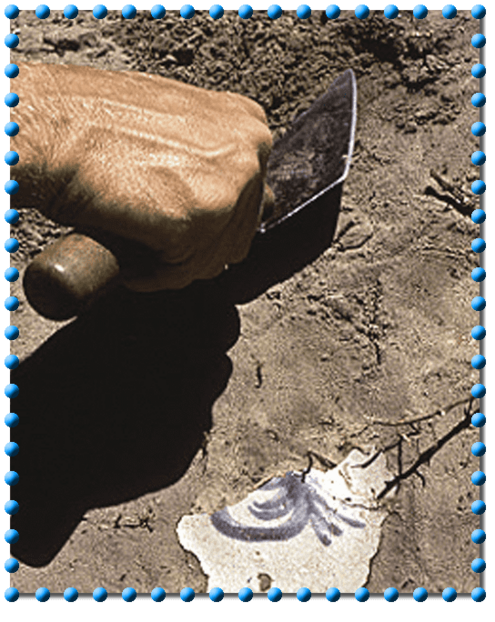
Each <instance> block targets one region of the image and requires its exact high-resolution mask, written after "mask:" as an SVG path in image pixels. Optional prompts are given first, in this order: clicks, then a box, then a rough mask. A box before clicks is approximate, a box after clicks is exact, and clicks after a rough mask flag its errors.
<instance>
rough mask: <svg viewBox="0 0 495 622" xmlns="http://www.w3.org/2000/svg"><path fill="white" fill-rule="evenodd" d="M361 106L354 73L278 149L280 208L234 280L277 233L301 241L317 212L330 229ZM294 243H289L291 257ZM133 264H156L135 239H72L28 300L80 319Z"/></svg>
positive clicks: (44, 269)
mask: <svg viewBox="0 0 495 622" xmlns="http://www.w3.org/2000/svg"><path fill="white" fill-rule="evenodd" d="M356 106H357V97H356V80H355V77H354V74H353V72H352V70H350V69H348V70H347V71H345V72H344V73H343V74H342V75H341V76H339V77H338V78H337V79H336V80H335V81H334V82H333V83H332V84H331V86H330V88H329V89H328V91H327V92H326V93H325V94H324V95H323V96H321V97H320V98H318V99H317V100H316V101H315V102H314V103H313V104H312V105H311V106H310V108H309V109H308V110H307V111H306V112H304V113H303V114H301V115H300V116H299V117H298V118H297V119H296V120H295V121H294V122H293V123H292V125H291V127H290V128H289V129H288V130H287V131H286V132H285V134H284V135H283V136H282V137H281V138H280V139H279V140H277V141H276V142H275V143H274V145H273V148H272V151H271V154H270V158H269V161H268V172H267V180H266V181H267V184H268V186H269V187H270V188H271V190H272V191H273V194H274V197H275V201H274V203H273V204H272V205H271V206H270V207H269V208H268V209H266V210H265V211H264V212H263V215H262V221H261V224H260V226H259V229H258V231H257V233H256V235H255V237H254V240H253V244H252V252H250V254H249V255H248V257H247V259H246V260H244V262H242V263H241V264H238V265H237V266H232V269H231V270H228V271H227V273H226V275H227V277H230V278H231V280H232V276H234V275H237V276H239V274H241V273H242V271H243V270H244V272H245V271H246V266H247V265H248V264H249V263H250V262H251V263H252V264H253V265H255V264H256V257H254V259H253V258H250V256H251V255H253V256H255V255H256V254H257V252H258V251H257V250H256V249H263V247H267V246H269V247H270V246H273V247H274V245H275V243H274V242H272V240H273V239H274V237H273V235H274V233H275V232H277V235H278V237H279V238H280V236H283V235H284V230H287V231H290V230H291V229H292V232H293V234H295V235H296V236H298V235H299V236H301V235H304V227H303V219H304V217H305V214H308V213H310V212H311V211H313V220H312V221H311V222H310V225H309V226H310V227H311V229H312V230H315V229H319V228H321V227H322V226H323V224H324V223H322V222H321V219H325V205H324V207H323V212H322V211H321V208H320V210H319V211H318V212H316V211H315V206H316V205H318V204H319V205H320V206H321V205H322V201H324V199H325V197H328V196H330V194H331V193H332V191H335V189H336V188H338V187H339V186H341V184H342V182H343V181H344V179H345V178H346V176H347V174H348V172H349V167H350V161H351V156H352V151H353V146H354V134H355V128H356ZM314 214H316V220H315V217H314ZM306 222H309V221H308V220H307V218H306ZM286 237H287V236H286ZM289 238H290V235H289V237H287V239H289ZM291 244H292V242H291V241H289V252H291V251H290V249H291V246H290V245H291ZM286 247H287V244H286ZM271 250H272V253H273V248H272V249H271ZM283 252H284V253H285V251H283ZM258 255H259V257H261V255H260V254H259V252H258ZM129 257H132V261H133V263H134V264H136V263H138V265H139V263H140V262H141V263H142V265H143V266H145V265H146V262H149V261H150V259H151V257H150V251H149V250H148V249H145V248H144V247H142V246H141V245H138V244H136V243H133V242H130V241H128V240H119V239H116V238H115V237H112V236H107V235H106V234H104V233H101V232H87V231H85V232H75V233H71V234H69V235H67V236H65V237H63V238H61V239H59V240H57V241H56V242H54V243H53V244H51V245H50V246H49V247H47V248H46V249H45V250H44V251H42V252H41V253H40V254H39V255H37V256H36V257H35V259H34V260H33V261H32V263H31V264H30V265H29V266H28V268H27V269H26V272H25V275H24V281H23V285H24V291H25V293H26V297H27V299H28V301H29V303H30V304H31V306H32V307H33V308H34V309H35V310H36V311H37V312H38V313H40V314H41V315H43V316H44V317H47V318H50V319H53V320H65V319H69V318H71V317H73V316H76V315H80V314H81V313H83V312H84V311H86V310H88V309H89V308H90V307H91V306H92V305H93V303H94V302H95V301H96V300H97V299H98V298H100V297H101V296H102V294H104V293H105V292H107V291H108V290H109V289H111V288H112V287H114V286H115V285H117V284H118V283H119V275H120V270H121V268H122V269H123V268H125V261H126V258H129ZM258 259H259V258H258ZM263 261H266V260H263ZM285 263H286V264H287V262H285ZM243 264H246V265H244V266H243ZM258 264H259V261H258ZM256 269H257V270H258V268H256ZM228 273H230V275H229V274H228ZM221 278H224V277H223V275H222V277H221ZM224 280H225V279H224ZM237 280H239V278H237Z"/></svg>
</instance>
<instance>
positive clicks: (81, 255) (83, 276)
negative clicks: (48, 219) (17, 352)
mask: <svg viewBox="0 0 495 622" xmlns="http://www.w3.org/2000/svg"><path fill="white" fill-rule="evenodd" d="M119 275H120V266H119V262H118V260H117V257H116V256H115V254H114V253H113V252H112V251H111V250H109V249H108V248H106V247H105V246H104V245H103V244H101V243H100V242H98V241H96V240H94V239H93V238H91V237H89V236H88V235H84V234H81V233H71V234H69V235H67V236H64V237H62V238H60V239H58V240H57V241H56V242H54V243H53V244H51V245H50V246H48V247H47V248H46V249H45V250H44V251H42V252H41V253H40V254H39V255H37V256H36V257H35V259H34V260H33V261H32V263H31V264H30V265H29V266H28V268H27V269H26V272H25V274H24V281H23V285H24V291H25V294H26V297H27V299H28V301H29V303H30V304H31V306H32V307H33V308H34V309H35V310H36V311H37V312H38V313H40V314H41V315H43V316H44V317H46V318H49V319H51V320H66V319H69V318H71V317H74V316H75V315H79V314H80V313H82V312H83V311H85V310H86V309H88V308H89V307H90V306H91V305H92V304H93V303H94V301H95V300H96V299H97V298H99V297H100V296H101V295H102V294H103V293H105V292H107V291H108V290H109V289H110V288H111V287H113V286H115V284H116V283H117V282H118V280H119Z"/></svg>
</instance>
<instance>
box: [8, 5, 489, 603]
mask: <svg viewBox="0 0 495 622" xmlns="http://www.w3.org/2000/svg"><path fill="white" fill-rule="evenodd" d="M12 29H13V32H16V33H18V34H19V37H20V45H19V47H18V48H17V49H16V50H14V51H13V52H12V62H16V61H17V60H31V61H35V60H36V61H43V62H54V63H69V64H81V65H91V66H94V67H100V68H105V69H130V70H135V71H148V72H155V73H159V74H161V75H164V76H167V77H170V78H175V79H178V80H182V81H185V82H188V83H190V84H194V85H197V86H202V87H207V88H210V89H218V90H230V91H235V92H238V93H241V94H243V95H247V96H250V97H251V98H253V99H254V100H256V101H257V102H259V103H260V104H261V105H262V106H263V107H264V109H265V111H266V113H267V116H268V119H269V123H270V127H271V129H272V130H273V132H274V135H275V137H276V136H278V135H280V133H281V131H283V129H284V128H285V127H287V125H288V124H289V123H290V121H291V120H292V119H293V118H294V116H295V115H297V114H298V113H300V112H302V111H304V110H305V109H307V108H308V107H309V105H310V104H311V103H312V102H313V101H314V99H316V97H318V96H319V95H321V94H322V93H324V92H325V91H326V89H327V88H328V86H329V85H330V83H331V82H332V80H333V79H334V78H335V77H337V76H338V75H339V74H341V73H342V72H343V71H344V70H345V69H347V68H352V69H353V70H354V72H355V74H356V78H357V86H358V124H357V132H356V145H355V155H354V158H353V162H352V166H351V171H350V174H349V177H348V179H347V181H346V183H345V185H344V188H343V195H342V205H341V211H340V214H339V218H338V223H337V228H336V232H335V236H334V240H333V243H332V244H331V245H330V246H329V247H328V248H326V249H325V250H324V252H322V253H321V254H320V255H319V256H318V257H317V258H316V259H314V260H313V261H311V262H309V263H308V264H307V265H305V266H302V267H301V268H300V269H298V270H297V271H296V272H295V273H294V274H292V275H290V276H289V277H288V278H285V279H284V280H281V281H280V282H276V283H271V284H270V287H269V288H268V289H267V290H266V291H261V292H257V293H256V295H255V296H254V297H253V296H244V297H242V296H238V297H237V298H234V299H233V298H232V297H229V295H227V294H226V293H225V290H224V289H222V287H221V286H220V285H219V284H218V283H216V282H212V283H203V284H199V285H194V286H192V287H190V288H189V289H188V290H187V291H186V292H180V293H175V294H163V295H141V296H138V295H131V294H126V293H124V292H116V293H115V294H114V295H113V296H112V297H110V299H108V300H105V301H103V302H102V303H101V305H99V306H98V307H97V308H96V309H95V310H94V311H92V312H91V313H89V314H88V315H87V316H86V317H84V318H80V319H79V320H77V321H75V322H72V323H57V322H51V321H49V320H44V319H42V318H41V317H40V316H38V315H37V314H36V313H35V312H34V311H33V310H32V309H31V308H30V306H29V305H28V303H27V302H26V301H25V297H24V294H23V291H22V287H21V285H20V284H15V285H14V286H13V288H12V289H13V295H17V296H18V297H19V299H20V301H21V305H20V307H19V310H18V311H16V313H15V315H14V316H13V317H14V318H15V322H14V321H13V323H15V324H16V325H17V326H18V327H19V329H20V335H21V336H20V338H19V339H18V340H17V341H15V342H13V345H12V352H13V353H16V354H18V355H19V356H20V358H21V365H20V367H19V369H18V370H16V372H15V373H13V380H12V381H13V382H17V383H18V384H19V386H20V388H21V393H20V397H19V398H18V399H17V402H16V405H15V410H16V412H17V413H18V414H19V416H20V420H21V424H20V425H19V426H18V428H16V429H15V430H13V431H12V440H15V441H16V442H18V443H19V444H20V446H21V447H22V452H21V454H20V455H19V456H18V457H16V458H14V459H13V460H12V469H14V470H16V471H18V472H19V473H20V475H21V480H20V483H19V484H18V486H17V487H16V497H15V498H16V499H17V500H18V501H19V503H20V505H21V508H22V511H21V512H20V513H19V514H18V515H17V516H16V517H14V518H13V521H12V525H13V527H15V528H16V529H18V530H19V532H20V534H21V539H20V541H19V543H18V545H16V546H14V547H13V550H12V552H13V555H15V556H16V557H17V558H18V559H19V560H20V561H21V562H22V563H21V567H20V570H19V571H18V572H17V573H16V574H14V575H12V585H13V586H15V587H17V588H18V589H19V591H21V592H34V591H35V590H36V589H37V588H38V587H39V586H41V585H43V586H46V587H47V588H48V589H49V590H50V591H51V592H52V593H53V592H62V591H63V590H64V589H65V588H66V587H67V586H69V585H72V586H74V587H76V588H77V589H78V590H79V591H80V592H91V591H93V590H94V589H95V588H96V587H97V586H100V585H101V586H104V587H105V588H106V589H107V590H108V591H109V592H121V591H122V589H123V588H125V587H127V586H129V585H130V586H133V587H134V588H135V589H136V590H137V591H138V592H149V591H150V590H151V589H153V588H154V587H156V586H157V585H160V586H162V587H163V588H164V589H165V590H166V591H167V592H170V593H172V592H178V591H179V590H180V589H181V588H182V587H184V586H186V585H187V586H190V587H192V588H193V589H194V590H196V591H199V592H201V591H204V590H205V586H206V577H205V575H204V574H203V572H202V570H201V567H200V564H199V561H198V560H197V559H196V558H195V557H194V556H193V555H192V554H191V553H189V552H187V551H184V550H183V549H182V548H181V546H180V544H179V542H178V538H177V534H176V526H177V523H178V522H179V520H180V519H181V517H182V516H184V515H185V514H188V513H190V512H192V511H195V512H199V511H207V512H212V511H214V510H216V509H219V508H221V507H223V506H224V505H225V504H226V503H228V504H231V503H234V502H236V501H239V500H240V499H242V498H243V497H245V496H246V494H248V493H249V492H251V491H252V490H253V489H254V488H255V487H256V486H257V485H258V484H259V483H260V482H261V481H264V480H266V479H267V478H268V477H271V476H272V475H276V474H280V473H284V472H285V471H286V470H289V469H292V470H297V469H299V470H301V469H303V468H305V467H306V466H307V465H308V456H312V458H313V461H314V464H315V466H316V465H317V466H318V468H320V469H325V468H328V465H329V464H331V463H338V462H340V461H341V460H342V459H343V458H345V457H346V456H347V455H348V454H349V452H350V451H351V450H352V449H353V448H360V449H362V450H363V451H365V452H367V453H370V455H372V454H373V452H376V451H378V450H385V451H386V455H387V458H388V462H389V468H390V469H391V470H392V471H393V472H395V473H404V474H405V475H406V476H405V477H404V478H403V480H402V481H401V485H400V487H399V489H398V491H397V494H396V495H395V496H394V497H393V499H391V500H388V501H387V502H386V503H387V508H388V512H389V514H388V517H387V518H386V520H385V523H384V527H383V531H382V536H381V542H380V546H379V549H378V553H377V554H376V556H375V557H374V558H373V560H372V563H371V567H370V573H369V576H368V580H367V583H366V587H368V589H369V590H370V591H371V592H372V593H373V592H383V590H384V589H386V588H387V587H389V586H391V585H392V586H395V587H397V588H398V589H399V591H400V592H412V591H413V590H414V588H416V587H418V586H424V587H426V588H427V589H428V590H429V591H430V592H432V593H437V592H440V591H442V590H443V589H444V588H445V587H447V586H452V587H454V588H455V589H456V590H457V591H458V592H459V593H465V592H470V591H471V590H472V589H473V588H474V587H476V585H478V584H479V580H478V577H477V575H475V574H474V573H473V572H472V571H471V569H470V564H471V561H472V559H473V558H474V557H476V546H475V545H474V544H473V543H472V542H471V539H470V534H471V531H472V530H473V529H474V528H476V527H477V526H478V523H479V521H478V519H477V518H476V517H475V516H474V515H473V514H472V512H471V509H470V506H471V503H472V502H473V501H474V500H475V499H476V498H477V495H478V490H477V489H476V488H475V487H474V486H473V485H472V484H471V482H470V475H471V473H472V472H473V471H474V470H476V469H477V468H478V464H477V460H476V459H475V458H474V457H473V456H472V455H471V453H470V447H471V444H472V443H473V442H475V441H476V440H478V432H477V430H475V429H474V428H473V427H469V426H468V425H464V423H463V422H465V421H466V420H467V419H468V415H466V414H465V413H464V409H465V408H467V406H468V404H467V403H466V400H467V399H468V398H469V396H470V388H471V386H472V385H473V384H474V383H475V382H477V376H478V375H477V373H475V372H474V370H472V368H471V365H470V360H471V357H472V356H473V355H474V354H476V353H477V351H478V348H477V345H476V342H474V340H472V339H471V337H470V330H471V328H472V326H474V325H475V324H476V323H477V322H478V317H477V314H476V313H475V312H474V311H473V310H472V309H471V307H470V301H471V299H472V298H473V297H474V296H475V295H477V286H476V284H474V283H473V281H472V280H471V277H470V273H471V270H472V269H473V268H474V267H475V266H476V265H477V257H476V256H475V254H474V253H473V252H472V251H471V250H470V243H471V240H472V239H474V238H475V237H477V236H478V235H479V232H478V227H477V226H475V225H474V224H473V223H472V221H471V219H470V217H469V215H470V213H471V210H472V209H474V208H475V207H477V205H476V202H475V201H472V200H471V199H469V187H470V184H471V182H472V181H473V180H474V179H476V178H477V170H475V168H474V167H473V166H472V165H471V164H470V154H471V153H472V151H473V150H475V149H476V148H477V146H478V143H477V141H476V140H475V139H474V137H473V136H472V135H471V133H470V127H471V124H472V123H474V122H475V121H476V120H478V112H477V111H476V109H475V108H474V107H473V106H472V105H471V103H470V98H471V95H472V94H473V93H475V92H476V91H477V90H478V82H477V81H476V80H475V79H474V78H472V77H471V73H470V69H471V66H472V65H473V64H474V63H475V62H477V60H478V59H477V52H476V50H475V49H474V48H473V47H472V46H471V45H470V39H471V37H472V35H473V34H475V33H476V32H477V31H478V22H477V21H475V20H474V19H473V18H472V17H471V16H470V13H469V12H462V11H461V12H459V15H458V16H457V17H456V18H455V19H454V20H445V19H443V18H442V17H441V15H440V14H439V12H430V14H429V15H428V18H427V19H425V20H423V21H418V20H415V19H413V17H412V14H411V13H409V12H402V13H401V15H400V17H399V18H398V19H396V20H393V21H389V20H386V19H385V18H383V16H379V15H378V12H376V14H374V12H372V14H371V16H370V17H369V18H368V19H367V20H365V21H359V20H357V19H356V18H355V17H354V15H353V14H351V13H343V14H342V16H341V17H340V18H339V19H338V20H337V21H335V22H330V21H328V20H327V18H326V16H325V15H324V13H322V12H314V13H313V15H312V16H311V18H310V19H308V20H306V21H302V20H298V19H297V17H296V16H295V14H294V13H290V12H286V13H284V15H283V16H282V17H281V18H280V19H279V20H277V21H275V22H272V21H271V20H269V19H268V18H267V17H266V16H263V15H259V14H256V13H255V16H254V17H253V18H252V19H250V20H248V21H243V20H240V19H239V18H238V16H237V14H236V13H231V12H227V13H226V15H225V16H224V17H223V18H222V19H221V20H219V21H218V22H214V21H213V20H212V19H211V18H210V17H209V16H208V14H207V13H206V12H198V13H197V14H196V16H195V17H194V19H193V20H191V21H188V22H186V21H184V20H181V19H180V18H178V14H177V12H169V13H167V16H166V18H165V19H163V20H162V21H160V22H156V21H154V20H152V19H150V18H149V17H148V16H145V15H144V14H143V13H142V12H139V13H138V16H137V18H136V19H134V20H124V19H122V18H121V17H120V16H119V15H118V14H116V13H112V12H111V13H109V15H108V17H107V18H106V19H104V20H102V21H96V20H94V19H93V18H92V16H91V14H90V13H89V12H81V13H80V16H79V17H78V18H77V19H76V20H74V21H69V20H65V19H64V18H63V17H62V15H61V13H60V12H52V14H51V15H50V17H49V19H47V20H44V21H40V20H38V19H37V18H36V17H35V16H34V13H33V12H30V11H23V12H22V13H21V16H20V17H19V18H18V19H16V20H13V21H12ZM431 170H433V171H434V172H436V173H438V174H439V175H441V176H443V177H444V178H445V179H446V180H448V181H449V182H450V183H452V184H454V185H455V186H457V187H458V188H459V189H460V190H461V191H462V192H463V193H464V194H465V195H466V198H467V199H469V201H471V203H470V204H469V205H467V206H465V207H462V206H460V205H459V204H457V203H456V202H455V201H454V200H453V198H452V196H451V195H450V194H449V193H448V192H447V191H446V190H444V189H442V188H441V187H440V186H439V185H438V183H437V181H435V180H434V178H433V177H432V176H431ZM62 231H63V229H62V228H60V227H58V226H57V225H55V224H54V223H52V222H49V221H47V220H46V219H44V218H43V217H42V216H40V215H39V214H37V213H36V212H34V211H28V210H21V219H20V222H19V224H18V225H16V226H15V227H13V233H12V235H13V236H15V237H17V238H18V239H19V241H20V243H21V248H20V251H19V252H18V253H16V255H15V256H14V259H13V264H14V265H15V266H16V267H18V268H19V269H24V268H25V267H26V265H27V263H28V262H29V260H30V259H31V258H32V257H33V256H34V255H35V254H36V253H37V252H39V250H40V249H41V248H43V246H44V245H46V244H47V243H49V242H50V241H52V240H53V239H54V238H55V237H57V236H59V235H60V234H61V232H62ZM241 289H242V286H241ZM455 404H457V405H455ZM453 405H455V406H453ZM471 412H476V408H475V406H472V408H471ZM417 419H421V420H420V421H415V422H413V423H401V421H404V420H405V421H410V420H417ZM456 426H457V427H456ZM414 466H417V469H414ZM408 469H409V471H408Z"/></svg>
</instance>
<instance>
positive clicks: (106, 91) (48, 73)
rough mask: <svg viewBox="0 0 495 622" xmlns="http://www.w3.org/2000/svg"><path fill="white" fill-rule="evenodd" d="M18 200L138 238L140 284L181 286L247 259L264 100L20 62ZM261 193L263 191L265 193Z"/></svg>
mask: <svg viewBox="0 0 495 622" xmlns="http://www.w3.org/2000/svg"><path fill="white" fill-rule="evenodd" d="M18 65H19V69H20V72H19V76H18V78H16V81H15V89H16V92H17V93H18V95H19V98H20V103H19V105H18V106H17V107H16V108H14V109H13V111H12V116H11V118H12V121H15V122H17V123H18V124H19V126H20V132H19V134H18V136H16V137H15V138H13V139H12V149H13V150H15V151H17V153H18V154H19V157H20V161H19V164H18V165H17V166H16V167H15V168H14V169H13V178H14V179H16V180H17V181H19V185H20V191H19V193H18V194H17V195H15V198H14V204H17V205H23V206H26V205H30V206H33V207H36V208H38V209H39V210H40V211H41V212H42V213H43V214H45V215H46V216H48V217H49V218H51V219H53V220H55V221H57V222H60V223H62V224H66V225H72V226H76V227H78V228H91V229H95V228H96V229H98V230H102V231H105V232H109V233H111V234H115V235H117V236H121V237H123V238H127V239H129V240H133V241H136V242H140V243H142V244H144V245H146V246H147V247H148V248H150V249H151V250H152V251H153V254H154V257H155V259H156V260H157V261H155V262H153V269H152V271H151V272H149V271H147V272H146V273H142V272H141V273H140V274H138V273H135V271H134V270H132V262H131V270H130V271H128V272H127V273H126V272H124V273H123V274H122V277H123V281H124V283H125V285H127V286H128V287H129V288H131V289H134V290H137V291H156V290H161V289H177V288H181V287H185V286H186V285H188V284H189V283H191V282H192V281H194V280H196V279H206V278H212V277H214V276H217V275H218V274H220V273H221V272H222V270H223V269H224V267H225V265H226V264H230V263H237V262H239V261H242V259H244V257H245V256H246V255H247V253H248V251H249V248H250V245H251V241H252V238H253V236H254V234H255V232H256V229H257V226H258V224H259V221H260V218H261V211H262V210H261V208H262V205H263V200H265V202H266V201H269V200H270V198H271V196H270V195H271V193H270V192H269V190H268V188H267V187H265V177H266V166H267V160H268V156H269V153H270V149H271V145H272V139H271V134H270V131H269V129H268V126H267V122H266V117H265V114H264V112H263V110H262V108H261V107H260V106H259V105H258V104H256V103H254V102H253V101H251V100H249V99H247V98H246V97H243V96H241V95H236V94H232V93H217V92H212V91H207V90H204V89H199V88H196V87H192V86H188V85H185V84H182V83H180V82H176V81H173V80H168V79H166V78H162V77H160V76H156V75H149V74H143V73H131V72H109V71H101V70H96V69H91V68H87V67H76V66H67V65H41V64H26V63H18ZM263 197H265V199H263Z"/></svg>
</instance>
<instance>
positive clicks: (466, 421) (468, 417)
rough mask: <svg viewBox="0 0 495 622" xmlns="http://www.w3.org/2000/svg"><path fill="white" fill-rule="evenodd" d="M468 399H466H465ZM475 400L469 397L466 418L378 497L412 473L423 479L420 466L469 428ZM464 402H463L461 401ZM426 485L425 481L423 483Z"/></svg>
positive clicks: (388, 483)
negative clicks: (419, 469) (419, 471)
mask: <svg viewBox="0 0 495 622" xmlns="http://www.w3.org/2000/svg"><path fill="white" fill-rule="evenodd" d="M463 401H466V400H463ZM473 402H474V398H472V397H471V398H470V399H469V405H468V407H467V408H465V409H464V418H463V419H462V420H461V421H459V423H458V424H457V425H455V426H454V427H453V428H452V429H451V430H450V431H449V432H447V434H445V435H444V436H442V438H440V439H439V440H438V441H437V442H436V443H434V444H433V445H432V446H431V447H429V448H428V449H427V450H426V451H424V452H423V453H421V454H420V455H419V457H418V459H417V460H416V461H415V462H414V464H412V465H411V466H410V467H409V468H408V469H406V470H405V471H404V472H403V473H399V474H398V475H396V476H395V477H394V478H393V479H392V480H391V481H389V482H387V483H386V484H385V487H384V488H383V490H382V491H381V492H380V493H379V494H378V496H377V499H381V498H383V497H384V496H385V495H386V494H387V493H388V492H389V491H390V490H392V488H394V487H395V486H397V485H398V484H399V483H400V482H401V481H402V480H404V479H407V478H408V477H409V476H410V475H413V474H415V475H418V477H420V478H421V479H422V481H424V480H423V477H422V476H421V475H420V474H419V473H418V471H417V470H418V468H419V467H420V466H421V465H422V464H425V463H428V462H429V461H430V460H431V458H432V457H433V456H434V455H435V454H436V453H437V452H438V451H440V449H441V448H442V447H443V446H444V445H445V444H446V443H448V442H449V441H450V440H451V439H452V438H454V436H457V434H459V432H462V430H465V429H466V428H469V426H470V425H471V412H472V411H471V408H472V405H473ZM460 403H462V402H460ZM423 485H424V483H423Z"/></svg>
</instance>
